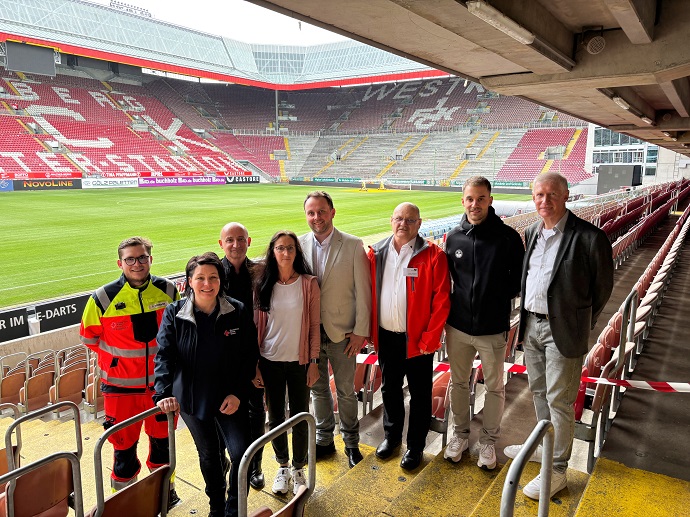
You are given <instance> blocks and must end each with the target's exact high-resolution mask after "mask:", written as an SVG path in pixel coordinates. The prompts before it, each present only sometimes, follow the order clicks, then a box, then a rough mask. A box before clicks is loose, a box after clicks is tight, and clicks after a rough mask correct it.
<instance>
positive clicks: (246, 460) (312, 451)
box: [237, 412, 316, 517]
mask: <svg viewBox="0 0 690 517" xmlns="http://www.w3.org/2000/svg"><path fill="white" fill-rule="evenodd" d="M305 420H306V421H307V426H308V428H309V448H308V453H307V465H308V467H309V468H308V476H307V492H306V493H305V494H304V495H303V496H302V498H301V500H300V501H299V502H298V503H297V507H296V508H295V515H302V508H303V507H304V504H305V502H306V501H307V499H308V498H309V496H310V495H311V494H312V493H313V492H314V487H315V486H316V420H315V419H314V417H313V415H311V414H309V413H307V412H303V413H298V414H296V415H295V416H293V417H291V418H290V419H288V420H286V421H285V422H283V423H282V424H280V425H279V426H278V427H276V428H275V429H271V430H270V431H268V432H267V433H266V434H264V435H263V436H261V437H260V438H257V439H256V441H255V442H254V443H252V444H251V445H250V446H249V447H248V448H247V450H246V451H245V453H244V455H243V456H242V461H241V462H240V468H239V473H238V476H239V479H238V482H237V485H238V487H237V490H238V492H239V494H238V498H237V499H238V500H237V506H238V510H239V514H238V515H239V517H247V472H248V471H249V464H250V463H251V461H252V458H253V457H254V454H256V452H257V451H258V450H259V449H260V448H261V447H263V446H264V445H267V444H268V442H270V441H271V440H273V439H275V438H277V437H278V436H279V435H281V434H283V433H285V432H287V431H288V429H291V428H292V427H294V426H295V425H297V424H299V423H300V422H303V421H305Z"/></svg>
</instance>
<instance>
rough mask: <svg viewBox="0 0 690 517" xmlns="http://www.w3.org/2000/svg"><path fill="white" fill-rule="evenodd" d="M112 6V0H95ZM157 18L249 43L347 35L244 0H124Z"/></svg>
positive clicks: (323, 40) (319, 39)
mask: <svg viewBox="0 0 690 517" xmlns="http://www.w3.org/2000/svg"><path fill="white" fill-rule="evenodd" d="M92 1H93V3H97V4H101V5H109V4H110V0H92ZM125 3H128V4H130V5H134V6H137V7H141V8H142V9H147V10H148V11H149V12H150V13H151V15H152V16H153V17H154V18H155V19H158V20H163V21H166V22H169V23H174V24H177V25H181V26H183V27H188V28H190V29H196V30H198V31H202V32H207V33H210V34H215V35H217V36H226V37H228V38H232V39H235V40H239V41H244V42H246V43H258V44H274V45H318V44H321V43H333V42H337V41H347V40H348V38H346V37H344V36H341V35H339V34H335V33H333V32H329V31H327V30H324V29H321V28H319V27H315V26H313V25H309V24H308V23H305V22H300V21H298V20H295V19H294V18H290V17H288V16H284V15H282V14H279V13H276V12H274V11H270V10H268V9H264V8H263V7H259V6H257V5H254V4H250V3H249V2H245V1H244V0H223V1H220V0H195V2H194V4H193V7H191V5H192V4H190V3H189V2H188V1H185V0H125Z"/></svg>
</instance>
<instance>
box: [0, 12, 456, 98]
mask: <svg viewBox="0 0 690 517" xmlns="http://www.w3.org/2000/svg"><path fill="white" fill-rule="evenodd" d="M131 1H134V2H138V3H137V4H133V3H131ZM131 1H130V2H121V1H120V0H118V2H119V3H121V4H126V5H125V6H124V9H123V8H122V6H118V8H114V7H111V6H110V2H109V1H107V0H98V1H97V2H94V1H87V0H0V33H5V34H7V35H9V38H11V39H12V38H14V39H18V40H19V41H28V42H32V43H34V44H38V45H46V46H51V47H53V48H55V49H56V50H58V51H59V52H61V53H66V54H73V55H77V56H82V57H90V58H96V59H100V60H105V61H111V60H113V57H114V56H115V59H114V60H115V61H117V62H119V63H121V64H125V65H132V66H134V67H139V66H140V67H142V68H147V69H152V70H159V71H163V72H166V73H176V74H183V75H186V76H189V77H202V78H206V79H216V80H221V81H229V82H240V83H241V84H247V85H252V86H261V87H268V88H276V87H277V88H288V89H301V88H315V87H323V86H342V85H351V84H355V83H361V82H376V81H387V80H395V81H399V80H404V79H421V78H425V77H431V76H434V77H435V76H438V75H446V74H443V73H439V72H438V71H436V70H434V69H431V68H429V67H427V66H426V65H423V64H420V63H418V62H415V61H411V60H409V59H406V58H405V57H401V56H398V55H394V54H391V53H389V52H386V51H384V50H380V49H378V48H374V47H371V46H368V45H366V44H364V43H360V42H357V41H353V40H350V39H346V38H342V37H340V38H338V37H336V36H334V35H331V34H329V33H327V32H324V31H319V30H317V29H316V28H315V27H314V28H312V27H308V26H307V24H306V23H302V24H301V30H300V24H299V22H297V21H296V20H294V19H291V18H286V17H277V16H278V15H276V14H274V13H273V12H271V11H266V10H259V11H257V10H256V9H258V8H256V7H255V6H253V5H250V4H249V3H248V2H243V1H239V2H238V1H237V0H234V1H233V2H228V4H227V5H226V4H224V3H222V2H219V1H217V0H216V1H213V2H212V1H210V0H198V1H197V2H195V3H194V4H190V3H186V4H182V2H181V1H180V0H168V1H166V2H164V1H163V0H131ZM118 2H113V3H118ZM141 8H143V9H147V11H146V12H141V11H140V9H141ZM149 8H151V9H152V10H151V11H148V9H149ZM250 8H254V12H253V13H252V12H251V11H248V9H250ZM192 11H193V12H192ZM247 11H248V12H249V14H248V15H247V14H246V12H247ZM241 13H243V14H241ZM257 13H258V14H257ZM173 15H174V16H173ZM247 16H248V17H249V18H252V19H253V21H252V20H250V19H249V18H248V17H247ZM173 18H174V20H173ZM204 19H205V20H207V21H208V23H199V20H204ZM257 19H258V21H257ZM210 20H216V21H214V22H213V23H211V21H210ZM217 20H221V23H217ZM181 23H185V25H181ZM192 24H194V25H201V27H200V28H194V27H191V25H192ZM240 26H241V27H242V28H243V31H244V32H241V31H239V29H238V30H237V31H235V32H233V30H234V28H236V27H240ZM247 28H249V32H254V33H258V34H260V35H261V36H262V37H258V38H252V39H258V40H261V41H264V40H263V35H268V34H269V33H270V34H273V35H274V36H276V37H277V35H279V34H280V35H282V37H286V38H288V41H292V42H291V43H266V42H261V43H253V42H245V41H242V40H240V39H239V38H240V37H242V36H243V35H244V36H245V37H246V36H247V34H248V32H247V30H246V29H247ZM223 29H227V32H226V31H225V30H223ZM307 31H309V32H313V33H314V34H317V33H320V36H318V37H319V38H320V37H325V36H327V37H328V38H329V39H339V41H332V42H326V43H316V42H315V41H316V37H311V38H310V40H311V42H305V41H303V40H302V39H298V38H301V36H304V34H305V33H306V32H307ZM219 32H220V33H219ZM228 32H229V33H230V35H229V36H228V35H226V34H227V33H228ZM223 33H225V34H223ZM295 34H296V35H295ZM24 38H27V39H26V40H25V39H24Z"/></svg>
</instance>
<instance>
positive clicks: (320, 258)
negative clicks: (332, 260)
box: [312, 230, 334, 285]
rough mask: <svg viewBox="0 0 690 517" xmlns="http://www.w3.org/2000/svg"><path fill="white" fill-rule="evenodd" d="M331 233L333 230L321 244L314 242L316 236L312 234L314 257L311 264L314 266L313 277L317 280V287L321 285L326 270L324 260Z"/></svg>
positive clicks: (326, 255)
mask: <svg viewBox="0 0 690 517" xmlns="http://www.w3.org/2000/svg"><path fill="white" fill-rule="evenodd" d="M333 233H334V232H333V230H331V233H330V234H329V235H328V237H326V238H325V239H324V240H323V242H319V241H318V240H316V235H314V234H313V233H312V236H313V238H314V256H313V257H312V259H313V260H312V264H314V276H316V278H318V279H319V285H321V280H323V273H324V271H325V270H326V260H328V250H329V249H330V247H331V239H332V238H333Z"/></svg>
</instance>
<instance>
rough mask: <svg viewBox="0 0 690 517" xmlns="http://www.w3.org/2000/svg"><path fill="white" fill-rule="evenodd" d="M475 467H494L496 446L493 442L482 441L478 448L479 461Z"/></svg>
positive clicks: (489, 468)
mask: <svg viewBox="0 0 690 517" xmlns="http://www.w3.org/2000/svg"><path fill="white" fill-rule="evenodd" d="M477 467H479V468H480V469H484V470H493V469H495V468H496V447H494V444H493V443H483V444H482V445H481V447H480V448H479V461H477Z"/></svg>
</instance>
